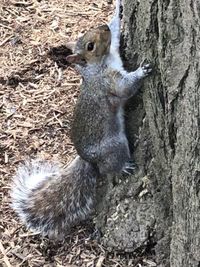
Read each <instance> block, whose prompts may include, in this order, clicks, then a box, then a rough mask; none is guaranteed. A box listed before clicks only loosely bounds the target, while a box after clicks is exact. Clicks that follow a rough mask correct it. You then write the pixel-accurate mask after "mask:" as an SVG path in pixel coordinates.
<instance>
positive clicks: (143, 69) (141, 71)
mask: <svg viewBox="0 0 200 267" xmlns="http://www.w3.org/2000/svg"><path fill="white" fill-rule="evenodd" d="M137 72H138V76H139V77H140V78H144V77H147V76H148V75H149V74H151V72H152V66H151V65H150V64H145V65H143V66H140V67H139V68H138V69H137Z"/></svg>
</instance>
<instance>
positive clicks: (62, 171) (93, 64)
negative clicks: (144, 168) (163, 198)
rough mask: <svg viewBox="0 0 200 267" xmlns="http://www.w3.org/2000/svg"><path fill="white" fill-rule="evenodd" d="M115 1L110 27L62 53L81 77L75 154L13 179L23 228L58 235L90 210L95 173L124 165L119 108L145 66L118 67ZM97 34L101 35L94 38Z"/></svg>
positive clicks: (32, 165)
mask: <svg viewBox="0 0 200 267" xmlns="http://www.w3.org/2000/svg"><path fill="white" fill-rule="evenodd" d="M120 4H121V1H120V0H117V4H116V12H115V16H114V18H113V19H112V21H111V23H110V24H109V27H110V30H109V28H108V26H106V25H104V26H102V27H98V28H97V30H94V31H91V32H90V31H89V32H88V33H86V35H84V36H83V37H81V38H80V39H79V40H78V42H77V46H76V47H75V50H74V53H75V54H73V55H70V56H69V57H68V58H69V59H70V60H71V62H73V61H74V62H77V64H78V65H76V68H77V69H78V71H79V72H80V74H81V75H82V77H83V83H82V86H81V93H80V96H79V99H78V102H77V104H76V107H75V111H74V120H73V124H72V140H73V142H74V145H75V148H76V150H77V152H78V155H79V156H78V157H77V158H76V159H75V160H74V161H73V162H72V163H71V164H70V165H69V166H68V167H67V168H61V167H60V166H58V165H56V164H51V163H49V162H44V161H38V160H37V161H28V162H26V163H25V164H24V165H22V166H20V167H19V169H18V171H17V174H16V176H15V177H14V184H13V187H12V188H13V190H12V201H13V208H14V209H15V210H16V212H17V213H18V215H19V216H20V217H21V219H22V220H23V222H24V223H25V224H26V225H27V226H28V227H30V228H32V229H34V230H36V231H39V232H41V233H42V234H43V235H46V234H47V235H49V236H54V237H57V238H58V237H59V238H60V237H62V236H63V235H64V233H65V232H66V231H67V230H69V229H70V228H71V227H72V226H74V225H77V224H78V223H80V222H81V221H83V220H85V219H87V218H88V217H89V216H90V215H91V214H92V212H93V210H94V206H95V191H96V181H97V179H98V176H99V175H105V174H108V173H119V172H122V171H123V170H124V169H126V168H127V161H129V159H130V152H129V147H128V141H127V138H126V135H125V131H124V118H123V107H124V104H125V102H126V100H127V99H128V98H130V97H131V96H132V95H133V94H134V93H135V92H136V91H137V90H138V88H139V85H140V81H141V80H142V79H143V78H144V77H145V76H147V75H148V74H149V73H150V72H151V68H150V67H149V65H146V66H144V67H139V68H138V69H137V70H136V71H135V72H130V73H127V72H126V71H125V70H124V69H123V66H122V61H121V58H120V55H119V38H120V19H119V13H120V12H119V8H120ZM110 31H111V35H110ZM98 34H99V35H98ZM97 35H98V36H102V38H103V39H102V40H99V38H96V39H95V38H94V37H95V36H97ZM88 38H91V39H88ZM94 40H97V42H98V43H96V44H95V47H97V48H98V51H96V54H95V53H93V52H91V54H90V51H88V50H87V51H86V47H87V44H88V42H94ZM110 40H111V45H110ZM81 49H82V50H83V51H82V52H81ZM94 52H95V51H94ZM97 52H98V53H97ZM80 53H82V54H80ZM101 53H102V54H101ZM84 55H85V58H84ZM86 59H87V60H88V62H87V60H86Z"/></svg>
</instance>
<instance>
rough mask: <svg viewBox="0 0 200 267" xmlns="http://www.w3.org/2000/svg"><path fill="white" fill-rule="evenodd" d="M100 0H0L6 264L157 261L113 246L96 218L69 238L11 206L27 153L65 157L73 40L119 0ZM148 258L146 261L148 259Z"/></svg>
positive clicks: (72, 99)
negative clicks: (29, 223) (52, 234)
mask: <svg viewBox="0 0 200 267" xmlns="http://www.w3.org/2000/svg"><path fill="white" fill-rule="evenodd" d="M109 2H110V1H104V0H103V1H97V0H85V1H81V0H76V1H75V0H74V1H73V0H49V1H48V0H1V1H0V37H1V38H0V63H1V68H0V266H6V267H11V266H14V267H15V266H24V267H25V266H30V267H37V266H38V267H39V266H45V267H48V266H52V267H53V266H59V267H61V266H66V267H75V266H81V267H92V266H96V267H101V266H102V267H103V266H106V267H107V266H112V267H114V266H115V267H117V266H119V267H121V266H155V265H153V264H154V263H153V262H150V261H149V262H148V261H146V263H145V260H144V259H143V260H142V262H143V263H142V262H141V261H140V262H139V261H137V262H136V261H135V260H134V259H133V258H131V256H130V255H125V254H123V255H121V254H117V253H114V252H110V251H108V249H106V248H104V247H103V246H102V244H101V243H100V242H98V240H97V239H95V238H93V236H94V235H93V234H94V227H93V225H92V223H91V222H89V223H88V224H87V225H82V226H80V227H77V228H76V229H74V231H73V232H72V233H71V234H70V235H68V236H66V238H65V240H64V241H62V242H58V241H57V242H56V241H53V240H49V239H46V238H42V237H41V236H40V235H38V234H33V233H32V232H30V231H27V229H26V228H25V227H24V226H23V225H21V224H20V222H19V220H18V218H17V217H16V215H15V214H14V212H13V210H12V209H11V207H10V196H9V191H10V184H11V179H12V176H13V175H14V173H15V171H16V168H17V166H18V164H19V163H20V162H22V161H24V160H25V159H27V158H28V157H32V158H35V157H40V158H44V159H51V160H52V159H53V160H56V161H57V160H58V161H60V162H62V163H63V164H66V163H67V162H70V161H71V160H72V159H73V158H74V156H75V151H74V148H73V145H72V142H71V140H70V138H69V133H70V122H71V118H72V113H73V108H74V105H75V103H76V100H77V96H78V93H79V85H80V76H79V75H78V73H77V72H76V71H75V70H74V69H73V68H72V67H71V66H69V65H68V64H67V62H66V60H65V58H66V56H67V55H68V54H69V51H68V49H67V48H66V47H65V44H66V42H68V41H73V40H76V39H77V37H78V36H79V34H80V33H83V32H85V31H86V30H87V29H88V28H90V27H92V26H96V25H99V24H102V23H105V22H107V21H108V18H109V17H110V15H111V14H112V11H113V5H112V3H109ZM141 264H142V265H141Z"/></svg>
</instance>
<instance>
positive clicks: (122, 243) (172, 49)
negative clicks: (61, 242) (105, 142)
mask: <svg viewBox="0 0 200 267" xmlns="http://www.w3.org/2000/svg"><path fill="white" fill-rule="evenodd" d="M199 25H200V1H198V0H196V1H195V0H178V1H177V0H166V1H164V0H150V1H145V0H141V1H133V0H125V3H124V38H123V39H124V41H123V44H124V51H125V59H126V60H128V66H129V67H130V69H134V68H135V67H136V66H138V65H139V63H140V62H141V61H142V60H144V59H147V60H148V61H150V62H151V63H152V64H153V65H154V68H155V71H154V75H153V76H152V77H151V78H150V79H148V80H146V81H145V83H144V86H143V88H142V89H141V93H140V94H139V95H138V96H137V97H135V98H134V99H133V100H131V101H130V102H129V103H128V105H127V110H126V111H127V112H126V116H127V134H128V137H129V140H130V147H131V149H132V151H133V158H134V161H135V162H136V164H137V166H138V167H137V170H136V172H135V174H134V175H132V176H129V177H120V178H119V179H118V180H117V181H116V179H115V181H113V180H112V179H111V178H110V179H108V181H106V182H104V184H103V185H102V187H103V190H102V188H101V189H100V190H99V196H100V197H101V199H103V200H104V201H103V204H102V201H99V203H100V204H99V207H98V209H99V212H98V217H97V224H98V225H99V226H100V227H101V229H102V231H103V233H104V237H103V240H104V243H105V245H107V246H110V247H112V248H116V249H120V250H125V251H134V249H136V248H138V247H140V246H142V245H144V244H147V243H148V244H150V246H151V247H154V249H155V255H156V260H157V266H165V267H166V266H171V267H199V266H200V156H199V155H200V152H199V150H200V145H199V129H200V97H199V95H200V89H199V87H200V26H199ZM104 189H107V190H104ZM102 192H103V193H102ZM102 205H103V207H102Z"/></svg>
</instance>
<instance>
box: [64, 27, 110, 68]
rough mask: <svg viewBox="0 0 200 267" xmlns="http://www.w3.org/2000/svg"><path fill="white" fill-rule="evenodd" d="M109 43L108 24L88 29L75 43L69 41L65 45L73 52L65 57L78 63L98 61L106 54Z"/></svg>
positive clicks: (71, 61)
mask: <svg viewBox="0 0 200 267" xmlns="http://www.w3.org/2000/svg"><path fill="white" fill-rule="evenodd" d="M110 43H111V32H110V29H109V27H108V25H106V24H105V25H102V26H99V27H97V28H95V29H90V30H89V31H88V32H86V33H85V34H84V35H83V36H81V37H80V38H79V39H78V41H77V42H76V43H72V42H70V43H68V44H67V45H66V46H67V47H68V48H70V49H71V50H72V52H73V54H72V55H69V56H68V57H67V61H68V62H70V63H74V64H79V65H85V64H87V63H89V64H90V63H98V62H100V61H101V59H102V57H103V56H104V55H106V54H108V52H109V49H110Z"/></svg>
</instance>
